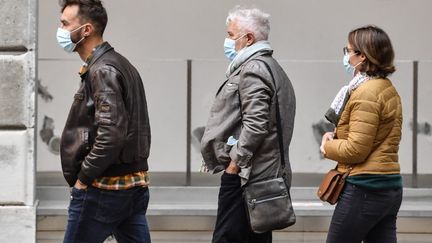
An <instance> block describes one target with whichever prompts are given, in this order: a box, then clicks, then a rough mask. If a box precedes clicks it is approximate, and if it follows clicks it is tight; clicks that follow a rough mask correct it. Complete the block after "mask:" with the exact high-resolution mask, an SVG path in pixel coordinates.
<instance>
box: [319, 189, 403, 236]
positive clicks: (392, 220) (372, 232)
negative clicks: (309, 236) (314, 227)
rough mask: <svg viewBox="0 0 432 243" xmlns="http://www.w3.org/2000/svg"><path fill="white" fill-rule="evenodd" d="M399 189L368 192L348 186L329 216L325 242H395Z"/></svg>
mask: <svg viewBox="0 0 432 243" xmlns="http://www.w3.org/2000/svg"><path fill="white" fill-rule="evenodd" d="M401 202H402V189H401V188H398V189H382V190H370V189H366V188H362V187H359V186H356V185H353V184H350V183H346V184H345V189H344V191H343V193H342V196H341V198H340V199H339V202H338V204H337V205H336V208H335V211H334V213H333V217H332V221H331V224H330V229H329V232H328V235H327V243H360V242H362V241H363V242H364V243H396V242H397V238H396V218H397V214H398V212H399V208H400V206H401Z"/></svg>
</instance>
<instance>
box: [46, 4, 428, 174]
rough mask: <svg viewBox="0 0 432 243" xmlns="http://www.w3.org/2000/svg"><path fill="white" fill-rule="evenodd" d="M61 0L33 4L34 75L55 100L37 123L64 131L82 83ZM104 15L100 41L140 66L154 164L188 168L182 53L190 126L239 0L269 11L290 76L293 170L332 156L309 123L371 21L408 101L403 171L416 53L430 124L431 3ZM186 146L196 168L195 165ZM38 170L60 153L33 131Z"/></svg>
mask: <svg viewBox="0 0 432 243" xmlns="http://www.w3.org/2000/svg"><path fill="white" fill-rule="evenodd" d="M57 3H58V1H57V0H44V1H40V2H39V14H40V21H39V30H40V31H39V42H40V44H39V46H40V52H39V59H38V60H39V66H40V67H39V72H40V74H39V76H40V79H41V84H42V85H44V86H47V90H48V92H49V93H50V94H52V96H53V97H54V99H53V100H52V101H48V102H47V101H45V100H42V99H39V108H40V109H39V111H38V122H39V124H40V125H39V129H40V128H41V125H42V124H43V117H44V116H49V117H52V118H53V119H54V126H55V128H54V134H55V135H56V136H58V135H60V133H61V129H62V127H63V124H64V121H65V118H66V116H67V111H68V109H69V106H70V104H71V102H72V97H73V94H74V92H75V91H76V89H77V88H78V83H79V77H78V75H77V71H78V68H79V66H80V63H81V61H80V60H79V59H78V56H77V55H76V54H73V55H68V54H66V53H64V52H63V51H62V50H61V49H60V48H59V47H58V45H57V43H56V40H55V32H56V29H57V27H58V26H59V15H60V13H59V7H58V4H57ZM105 3H106V7H107V10H108V14H109V23H108V27H107V30H106V34H105V39H106V40H108V41H110V43H111V44H112V45H113V46H114V47H115V48H116V49H117V50H118V51H119V52H121V53H122V54H123V55H125V56H126V57H128V58H129V59H130V60H131V61H132V62H133V63H134V64H135V65H136V66H137V68H138V69H139V71H140V73H141V75H142V77H143V82H144V85H145V88H146V92H147V95H148V104H149V110H150V119H151V123H152V133H153V142H152V151H151V157H150V169H151V170H153V171H185V169H186V165H185V164H186V125H187V124H186V110H187V103H186V98H187V97H186V94H187V79H186V59H192V86H191V90H192V97H191V98H192V105H191V109H192V110H191V111H192V120H191V125H192V130H195V129H197V128H199V127H201V126H204V125H205V122H206V119H207V114H208V110H209V108H210V105H211V102H212V99H213V96H214V93H215V92H216V90H217V88H218V86H219V85H220V84H221V82H222V81H223V79H224V73H225V69H226V66H227V65H228V62H227V61H226V60H225V59H224V57H223V50H222V49H223V48H222V44H223V40H224V38H225V18H226V14H227V11H228V10H229V9H231V8H232V7H233V6H234V5H236V4H238V3H247V4H249V3H254V4H256V5H257V6H258V7H261V8H262V9H264V10H265V11H267V12H269V13H270V14H271V15H272V18H271V27H272V30H271V34H270V41H271V43H272V45H273V48H274V49H275V56H276V58H277V59H278V60H280V62H281V64H282V65H283V67H284V68H285V70H286V72H287V74H288V76H289V77H290V78H291V79H292V82H293V85H294V88H295V90H296V94H297V98H298V112H297V117H296V127H295V132H294V137H293V142H292V149H291V158H292V162H293V164H292V167H293V170H294V172H324V171H326V170H327V169H328V168H331V167H332V166H333V163H332V162H330V161H327V160H322V159H321V158H320V155H319V153H318V143H317V140H316V137H315V136H314V133H313V129H312V125H313V124H315V123H317V122H319V121H320V120H321V119H322V118H323V113H324V112H325V111H326V109H327V108H328V105H329V104H330V102H331V101H332V99H333V97H334V95H335V93H336V92H337V91H338V90H339V88H340V87H341V86H342V85H344V84H345V83H346V82H347V81H349V77H348V76H347V75H346V74H345V73H344V71H343V67H342V64H341V59H342V47H344V46H345V45H346V36H347V33H348V31H349V30H351V29H353V28H355V27H358V26H361V25H365V24H375V25H378V26H380V27H382V28H383V29H384V30H386V31H387V33H388V34H389V35H390V37H391V39H392V41H393V45H394V48H395V51H396V59H397V68H398V71H397V72H396V73H395V74H394V75H393V76H392V77H391V79H392V80H393V82H394V84H395V85H396V87H397V88H398V90H399V92H400V94H401V96H402V99H403V105H404V127H403V129H404V130H403V139H402V143H401V153H400V154H401V166H402V172H403V173H410V172H411V161H412V159H411V158H412V144H411V136H412V131H411V128H410V126H409V123H410V121H411V120H412V115H411V114H412V104H413V102H412V100H413V97H412V72H413V69H412V62H411V61H412V60H420V65H419V71H420V74H419V75H420V76H419V78H420V80H419V82H420V83H419V85H420V93H419V121H420V122H424V123H425V122H427V123H428V124H431V123H432V117H431V116H430V114H429V113H427V110H426V109H427V108H426V107H427V106H428V105H429V104H430V102H431V100H430V98H428V97H429V96H428V95H427V94H428V93H427V91H431V89H432V87H431V86H432V85H431V82H429V79H430V78H431V75H432V73H431V71H429V70H431V67H432V66H431V62H430V61H429V60H431V59H432V58H431V53H432V47H431V45H430V43H432V33H431V32H430V31H425V30H428V29H429V28H430V26H429V24H430V23H431V21H432V16H431V15H430V13H429V10H430V9H432V1H429V0H413V1H403V0H364V1H343V0H333V1H319V0H304V1H294V0H290V1H287V0H278V1H263V0H262V1H210V0H188V1H174V0H172V1H168V0H158V1H156V0H153V1H150V0H145V1H143V0H122V1H116V0H105ZM192 142H193V144H192V151H191V152H192V155H191V156H192V159H191V164H192V171H197V170H198V168H199V165H200V163H201V158H200V154H199V151H198V149H197V143H196V141H195V140H194V139H193V141H192ZM431 143H432V138H431V134H430V133H429V134H419V171H420V172H421V173H432V165H431V164H430V163H428V160H427V158H430V153H431V152H429V151H430V147H431ZM38 144H39V146H38V170H39V171H59V170H60V162H59V158H58V155H55V154H54V153H52V152H50V151H49V150H48V144H46V143H44V142H43V141H42V140H41V138H40V137H39V136H38Z"/></svg>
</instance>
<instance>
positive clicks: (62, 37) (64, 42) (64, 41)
mask: <svg viewBox="0 0 432 243" xmlns="http://www.w3.org/2000/svg"><path fill="white" fill-rule="evenodd" d="M83 26H85V25H81V26H80V27H78V28H76V29H74V30H72V31H69V30H65V29H62V28H58V29H57V42H58V43H59V45H60V46H61V47H62V48H63V50H65V51H66V52H67V53H72V52H73V51H74V50H75V48H76V47H77V45H78V44H79V43H80V42H81V41H82V40H84V38H85V36H84V37H82V38H81V40H79V41H78V42H77V43H73V41H72V39H71V33H72V32H74V31H77V30H79V29H81V28H82V27H83Z"/></svg>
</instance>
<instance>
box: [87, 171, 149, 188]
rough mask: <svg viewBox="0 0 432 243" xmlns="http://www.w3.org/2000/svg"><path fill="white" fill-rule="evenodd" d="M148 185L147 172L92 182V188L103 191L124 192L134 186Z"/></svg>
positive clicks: (101, 178) (102, 178) (103, 178)
mask: <svg viewBox="0 0 432 243" xmlns="http://www.w3.org/2000/svg"><path fill="white" fill-rule="evenodd" d="M149 184H150V178H149V175H148V172H147V171H140V172H135V173H132V174H127V175H123V176H112V177H100V178H97V179H95V180H94V181H93V183H92V186H93V187H97V188H100V189H105V190H126V189H129V188H132V187H136V186H143V187H147V186H148V185H149Z"/></svg>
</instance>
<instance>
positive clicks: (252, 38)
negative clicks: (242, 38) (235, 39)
mask: <svg viewBox="0 0 432 243" xmlns="http://www.w3.org/2000/svg"><path fill="white" fill-rule="evenodd" d="M246 38H247V42H246V45H247V46H251V45H253V44H254V43H255V35H254V34H253V33H250V32H249V33H247V34H246Z"/></svg>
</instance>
